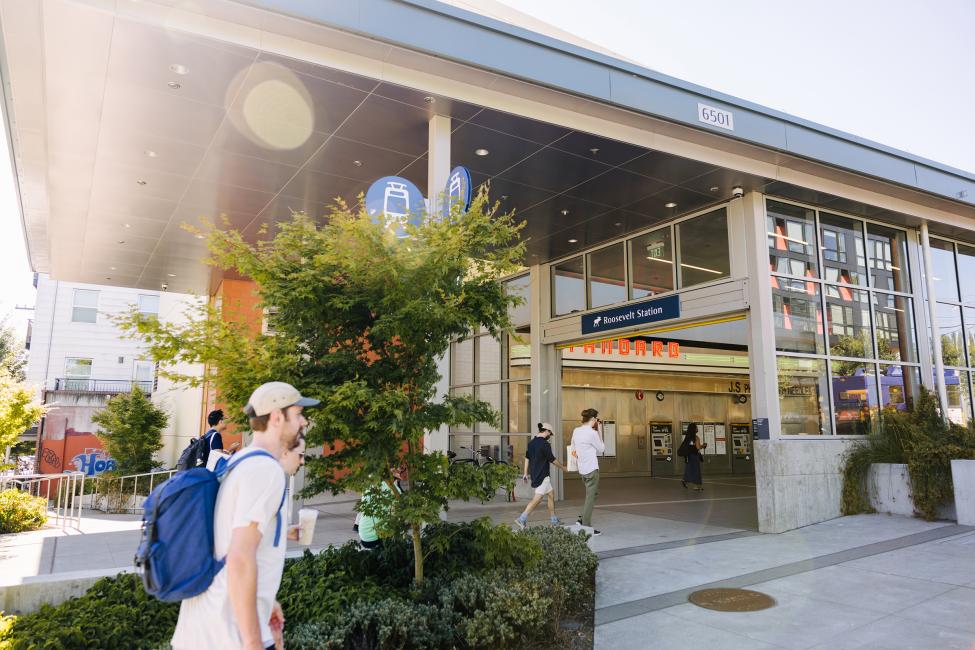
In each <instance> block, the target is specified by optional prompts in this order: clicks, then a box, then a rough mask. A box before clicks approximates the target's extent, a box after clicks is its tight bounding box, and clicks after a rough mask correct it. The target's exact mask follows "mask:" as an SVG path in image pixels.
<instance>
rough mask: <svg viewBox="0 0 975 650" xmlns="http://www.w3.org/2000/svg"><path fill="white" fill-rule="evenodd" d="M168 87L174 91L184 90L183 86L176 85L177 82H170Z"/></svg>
mask: <svg viewBox="0 0 975 650" xmlns="http://www.w3.org/2000/svg"><path fill="white" fill-rule="evenodd" d="M166 85H167V86H169V87H170V88H172V89H173V90H179V89H180V88H182V86H181V85H179V84H178V83H176V82H175V81H170V82H169V83H168V84H166Z"/></svg>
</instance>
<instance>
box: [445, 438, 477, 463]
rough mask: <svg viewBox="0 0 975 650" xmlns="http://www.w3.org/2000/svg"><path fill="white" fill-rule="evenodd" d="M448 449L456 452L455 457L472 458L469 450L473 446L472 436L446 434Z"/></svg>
mask: <svg viewBox="0 0 975 650" xmlns="http://www.w3.org/2000/svg"><path fill="white" fill-rule="evenodd" d="M448 439H449V441H450V442H449V443H448V444H449V447H448V449H450V451H452V452H454V453H455V454H457V458H473V457H474V454H473V453H472V452H471V450H472V449H473V448H474V436H448Z"/></svg>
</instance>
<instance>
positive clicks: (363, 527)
mask: <svg viewBox="0 0 975 650" xmlns="http://www.w3.org/2000/svg"><path fill="white" fill-rule="evenodd" d="M393 477H394V478H395V479H396V480H397V481H401V480H404V479H405V477H404V472H403V469H402V468H397V469H395V470H393ZM394 485H395V484H394ZM380 489H381V490H383V491H385V492H391V491H392V489H393V488H390V487H389V483H387V482H386V481H382V482H381V483H380ZM395 489H396V491H397V493H398V492H399V486H396V487H395ZM370 501H371V498H370V495H369V493H366V494H364V495H362V503H366V504H367V503H369V502H370ZM377 523H378V518H377V517H375V516H370V515H367V514H363V515H362V516H361V517H359V544H361V545H362V547H363V548H368V549H373V548H376V547H378V546H380V545H381V544H382V539H381V538H380V537H379V530H378V527H377Z"/></svg>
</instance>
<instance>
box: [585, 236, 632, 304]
mask: <svg viewBox="0 0 975 650" xmlns="http://www.w3.org/2000/svg"><path fill="white" fill-rule="evenodd" d="M586 259H587V260H588V261H589V306H590V307H605V306H606V305H613V304H616V303H618V302H623V301H625V300H626V262H625V260H624V253H623V244H622V243H619V244H614V245H612V246H607V247H606V248H601V249H599V250H597V251H593V252H592V253H589V254H588V255H586Z"/></svg>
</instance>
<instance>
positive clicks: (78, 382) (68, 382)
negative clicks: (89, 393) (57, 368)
mask: <svg viewBox="0 0 975 650" xmlns="http://www.w3.org/2000/svg"><path fill="white" fill-rule="evenodd" d="M90 380H91V359H83V358H80V357H68V358H67V359H65V362H64V390H87V389H88V383H89V381H90Z"/></svg>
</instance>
